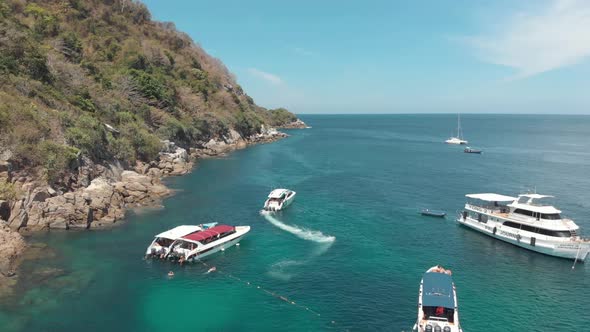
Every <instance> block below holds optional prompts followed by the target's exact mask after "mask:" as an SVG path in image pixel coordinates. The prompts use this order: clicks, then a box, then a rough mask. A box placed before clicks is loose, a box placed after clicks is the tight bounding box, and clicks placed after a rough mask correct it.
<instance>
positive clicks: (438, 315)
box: [422, 307, 455, 323]
mask: <svg viewBox="0 0 590 332" xmlns="http://www.w3.org/2000/svg"><path fill="white" fill-rule="evenodd" d="M422 311H423V312H424V318H426V319H429V320H438V321H444V322H449V323H453V322H454V321H453V320H454V317H455V310H454V309H450V308H444V307H423V308H422Z"/></svg>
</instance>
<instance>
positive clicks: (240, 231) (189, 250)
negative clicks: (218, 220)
mask: <svg viewBox="0 0 590 332" xmlns="http://www.w3.org/2000/svg"><path fill="white" fill-rule="evenodd" d="M249 231H250V226H228V225H218V226H215V227H211V228H209V229H205V230H200V231H197V232H194V233H190V234H187V235H184V236H181V237H179V238H178V239H176V240H175V241H174V242H173V243H172V244H171V245H170V250H169V252H168V255H167V256H166V257H167V258H169V259H173V260H176V259H178V260H179V261H180V262H181V263H182V262H192V261H195V260H200V259H203V258H205V257H207V256H209V255H211V254H214V253H216V252H218V251H220V250H221V251H223V250H225V249H227V248H229V247H231V246H233V245H235V244H237V243H239V242H240V241H241V240H242V239H243V238H244V236H245V235H246V234H247V233H248V232H249Z"/></svg>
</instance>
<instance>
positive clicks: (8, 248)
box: [0, 222, 26, 278]
mask: <svg viewBox="0 0 590 332" xmlns="http://www.w3.org/2000/svg"><path fill="white" fill-rule="evenodd" d="M25 247H26V244H25V240H24V239H23V237H22V235H20V234H19V233H18V232H16V231H13V230H11V229H10V227H8V226H7V225H6V224H5V223H4V222H0V274H1V275H0V278H2V277H3V276H9V275H10V273H11V271H12V269H13V268H14V267H15V263H16V260H17V258H18V257H19V256H20V255H21V254H22V252H23V251H24V250H25Z"/></svg>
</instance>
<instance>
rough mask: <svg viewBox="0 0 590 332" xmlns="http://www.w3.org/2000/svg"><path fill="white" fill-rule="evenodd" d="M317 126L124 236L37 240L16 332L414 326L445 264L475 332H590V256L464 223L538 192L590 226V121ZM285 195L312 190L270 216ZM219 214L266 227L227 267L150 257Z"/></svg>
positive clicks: (8, 302) (230, 255) (239, 162)
mask: <svg viewBox="0 0 590 332" xmlns="http://www.w3.org/2000/svg"><path fill="white" fill-rule="evenodd" d="M302 119H303V120H304V121H306V122H307V123H308V124H309V125H310V126H311V127H312V128H311V129H304V130H290V131H288V133H289V134H290V135H291V136H290V137H289V138H287V139H284V140H281V141H279V142H276V143H272V144H264V145H257V146H253V147H250V148H247V149H245V150H241V151H236V152H234V153H232V154H230V155H229V156H227V157H225V158H219V159H210V160H203V161H200V162H199V163H198V165H197V167H196V168H195V170H194V172H193V173H192V174H190V175H187V176H184V177H178V178H171V179H168V180H167V183H168V184H169V185H170V186H171V187H172V188H174V189H176V190H177V192H176V194H175V195H174V196H172V197H170V198H168V199H166V200H165V201H164V207H163V208H161V209H148V210H142V211H137V212H132V213H130V214H129V216H128V218H127V219H126V220H125V221H123V225H121V226H119V227H117V228H114V229H112V230H105V231H87V232H52V233H51V234H45V235H37V236H35V237H34V238H33V239H32V241H33V242H36V243H38V245H37V246H38V247H39V248H41V249H40V250H41V251H43V252H44V255H43V258H40V259H36V260H32V261H27V262H26V263H25V264H24V266H23V267H22V269H21V271H19V273H20V275H21V279H20V280H21V281H20V283H19V284H18V286H17V287H18V292H17V296H15V297H13V298H10V299H5V300H3V302H1V303H0V330H2V331H10V332H12V331H84V332H91V331H101V332H102V331H326V330H328V331H343V330H351V331H409V330H410V329H411V327H412V326H413V324H414V322H415V320H416V314H417V313H416V310H417V297H418V287H419V283H420V279H421V276H422V274H423V273H424V271H425V270H426V269H428V268H429V267H431V266H433V265H436V264H441V265H443V266H445V267H446V268H449V269H451V270H453V278H454V280H455V284H456V287H457V295H458V302H459V313H460V321H461V325H462V326H463V328H464V330H465V331H587V330H588V322H589V316H588V314H589V310H590V263H587V264H577V265H576V267H575V269H572V263H573V262H572V261H568V260H563V259H558V258H553V257H549V256H544V255H541V254H538V253H534V252H530V251H527V250H524V249H520V248H517V247H515V246H512V245H510V244H506V243H503V242H500V241H497V240H494V239H492V238H489V237H486V236H484V235H481V234H479V233H476V232H474V231H472V230H469V229H466V228H463V227H461V226H459V225H457V223H456V222H455V221H454V217H455V215H456V214H457V211H459V210H460V209H461V208H462V206H463V204H464V203H465V197H464V196H465V194H468V193H477V192H497V193H501V194H507V195H516V194H518V193H520V192H524V191H527V190H536V191H537V192H539V193H543V194H551V195H555V196H556V198H555V200H554V202H555V205H556V206H557V207H558V208H560V209H561V210H563V211H564V212H563V214H564V215H566V216H568V217H571V218H573V219H574V220H575V221H576V223H577V224H578V225H580V227H581V228H582V231H581V233H582V234H583V235H586V236H590V213H589V211H590V116H540V115H522V116H516V115H469V114H467V115H462V125H463V131H464V135H465V138H466V139H468V140H469V141H470V145H471V146H472V147H477V148H481V149H483V151H484V153H483V154H482V155H470V154H465V153H463V152H462V149H463V147H459V146H449V145H446V144H444V143H443V141H444V140H445V139H447V138H448V137H449V135H450V134H451V132H452V131H453V130H455V129H456V121H457V120H456V115H348V116H343V115H333V116H323V115H322V116H320V115H316V116H302ZM276 187H286V188H290V189H292V190H295V191H297V197H296V199H295V202H294V203H293V205H292V206H290V207H289V208H288V209H287V210H286V211H283V212H282V213H280V214H277V215H275V216H274V217H264V216H262V215H260V213H259V211H260V209H261V207H262V205H263V203H264V200H265V197H266V195H267V194H268V192H269V191H270V190H271V189H272V188H276ZM421 208H432V209H442V210H445V211H446V212H447V213H448V217H447V219H437V218H429V217H424V216H421V215H420V214H419V211H420V209H421ZM212 221H217V222H220V223H226V224H230V225H250V226H251V227H252V230H251V232H250V234H249V236H248V237H247V238H245V239H244V240H243V241H242V243H241V245H240V246H238V247H232V248H230V249H228V250H226V251H225V252H222V253H219V254H216V255H214V256H211V257H210V258H209V259H208V260H207V261H206V262H207V264H209V265H211V266H216V267H217V270H218V272H213V273H209V274H207V273H206V271H207V268H206V267H204V266H202V265H199V264H197V265H191V266H185V267H182V268H181V267H178V266H176V265H172V264H171V263H168V262H160V261H145V260H143V259H142V257H143V253H144V251H145V249H146V247H147V245H148V244H149V243H150V241H151V240H152V237H153V235H154V234H156V233H159V232H161V231H163V230H166V229H169V228H172V227H174V226H177V225H181V224H200V223H205V222H212ZM169 270H173V271H175V273H176V275H175V276H174V277H173V278H168V277H167V276H166V274H167V272H168V271H169Z"/></svg>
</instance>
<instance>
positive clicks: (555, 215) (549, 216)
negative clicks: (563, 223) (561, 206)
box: [541, 213, 561, 220]
mask: <svg viewBox="0 0 590 332" xmlns="http://www.w3.org/2000/svg"><path fill="white" fill-rule="evenodd" d="M541 218H542V219H548V220H559V219H561V216H560V215H559V213H549V214H545V213H542V214H541Z"/></svg>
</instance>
